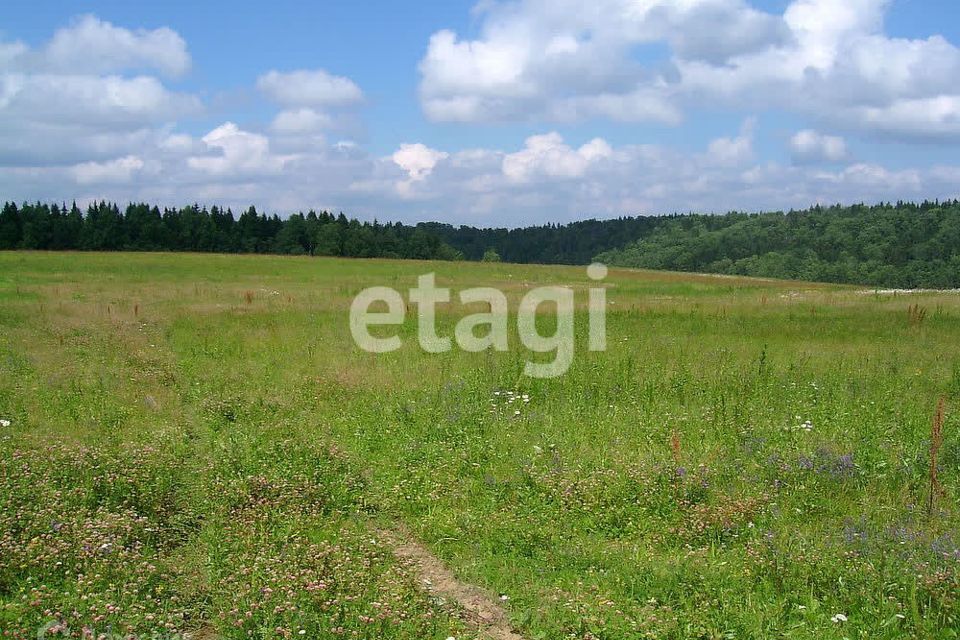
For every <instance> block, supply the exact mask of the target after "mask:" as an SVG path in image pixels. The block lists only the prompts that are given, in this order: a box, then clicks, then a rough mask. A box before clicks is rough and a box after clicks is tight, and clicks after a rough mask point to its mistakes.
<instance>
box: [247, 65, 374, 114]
mask: <svg viewBox="0 0 960 640" xmlns="http://www.w3.org/2000/svg"><path fill="white" fill-rule="evenodd" d="M257 88H259V89H260V90H261V91H262V92H263V93H265V94H266V95H267V96H268V97H269V98H270V99H271V100H274V101H275V102H277V103H279V104H281V105H284V106H287V107H330V106H343V105H351V104H356V103H358V102H360V101H361V100H363V92H362V91H361V90H360V87H358V86H357V85H356V84H354V82H353V81H352V80H350V79H349V78H344V77H341V76H334V75H331V74H329V73H327V72H326V71H324V70H323V69H315V70H300V71H290V72H288V73H281V72H279V71H270V72H268V73H266V74H264V75H262V76H260V78H259V79H258V80H257Z"/></svg>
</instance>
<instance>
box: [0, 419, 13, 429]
mask: <svg viewBox="0 0 960 640" xmlns="http://www.w3.org/2000/svg"><path fill="white" fill-rule="evenodd" d="M11 424H12V423H11V422H10V421H9V420H6V419H4V418H0V427H9V426H10V425H11Z"/></svg>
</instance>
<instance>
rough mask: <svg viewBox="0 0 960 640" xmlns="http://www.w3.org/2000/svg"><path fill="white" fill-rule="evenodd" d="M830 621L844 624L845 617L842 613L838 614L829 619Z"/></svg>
mask: <svg viewBox="0 0 960 640" xmlns="http://www.w3.org/2000/svg"><path fill="white" fill-rule="evenodd" d="M830 620H832V621H833V622H836V623H841V622H846V621H847V616H845V615H843V614H842V613H838V614H836V615H834V616H833V617H832V618H830Z"/></svg>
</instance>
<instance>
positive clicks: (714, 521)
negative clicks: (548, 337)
mask: <svg viewBox="0 0 960 640" xmlns="http://www.w3.org/2000/svg"><path fill="white" fill-rule="evenodd" d="M431 271H436V273H437V279H438V283H439V284H441V285H445V286H449V287H451V288H453V289H454V290H458V289H462V288H466V287H473V286H496V287H499V288H502V289H503V290H504V291H506V292H508V293H509V295H510V296H511V297H512V301H513V302H514V303H515V302H516V301H517V300H518V299H519V297H520V296H522V295H523V293H524V292H525V291H526V290H527V289H529V288H530V287H535V286H540V285H543V284H548V283H558V284H564V285H568V286H573V287H576V288H577V289H578V296H579V297H578V302H581V303H582V302H583V301H585V295H586V294H585V291H586V288H587V287H588V286H591V285H592V283H591V282H590V281H589V280H588V279H587V277H586V272H585V270H584V269H582V268H571V267H539V266H515V265H507V264H494V265H481V264H454V263H418V262H392V261H347V260H333V259H312V258H281V257H257V256H217V255H203V256H201V255H164V254H144V255H141V254H87V255H84V254H56V253H52V254H40V253H0V419H2V420H4V422H2V423H0V424H2V425H4V426H0V629H2V632H0V637H3V638H24V639H26V638H35V637H37V633H38V629H41V628H43V627H44V626H45V625H46V627H47V637H62V636H67V635H71V634H72V635H73V636H74V637H79V636H80V635H81V634H82V633H83V632H84V630H86V631H87V632H92V633H95V634H108V636H109V637H123V636H127V635H133V636H135V637H138V638H170V637H175V636H182V635H184V634H190V635H191V636H192V637H194V638H237V639H239V638H281V637H293V638H298V637H303V638H368V639H373V638H377V639H380V638H384V639H392V638H409V639H421V638H423V639H433V638H437V639H440V640H444V639H445V638H448V637H451V636H452V637H455V638H457V639H463V638H473V637H477V636H476V630H475V629H474V628H473V627H471V625H470V624H468V623H466V622H464V621H463V617H462V616H460V615H459V612H458V610H457V607H456V605H455V603H451V602H444V601H442V599H440V598H437V597H432V596H430V595H429V594H428V593H427V592H425V591H424V590H423V588H422V586H423V585H422V584H420V582H421V581H420V579H419V578H418V576H417V575H415V573H414V572H413V571H412V570H411V569H410V567H409V566H407V565H405V564H403V563H401V562H399V561H398V560H397V559H396V558H395V556H394V555H393V554H392V553H391V550H390V547H389V546H388V545H387V544H386V543H385V542H384V540H383V539H382V537H381V536H379V535H378V534H377V532H378V530H383V529H389V530H392V531H401V532H408V533H409V535H410V536H413V537H415V538H416V539H419V540H420V541H422V542H423V543H424V544H425V545H426V546H427V547H428V548H429V549H430V550H431V551H432V552H433V553H434V554H436V555H437V556H438V557H439V558H441V559H442V560H443V561H444V562H445V563H446V564H447V566H449V567H450V568H451V569H452V570H453V571H454V572H455V573H456V575H457V576H458V577H459V578H460V579H461V580H464V581H466V582H469V583H473V584H476V585H480V586H482V587H484V588H486V589H488V590H489V591H490V592H491V593H492V594H495V595H496V596H502V597H501V601H502V604H503V606H504V607H505V608H506V610H507V612H508V614H509V616H510V619H511V622H512V625H513V627H514V629H516V631H517V632H518V633H520V634H521V635H522V636H523V637H525V638H529V639H536V638H584V639H587V638H593V639H600V638H603V639H619V638H814V637H815V638H820V639H831V638H836V639H840V638H899V637H915V638H955V637H957V636H958V635H960V633H958V629H960V600H958V598H960V549H958V547H960V509H958V503H957V496H958V495H960V493H958V491H960V419H958V417H957V416H958V415H960V412H957V411H954V408H955V406H956V401H957V400H960V295H957V294H937V293H925V294H916V295H881V294H872V293H864V292H863V291H861V290H858V289H856V288H844V287H836V286H824V285H814V284H802V283H788V282H775V281H758V280H747V279H732V278H716V277H701V276H693V275H678V274H667V273H652V272H628V271H611V273H610V277H609V278H608V279H607V281H606V283H607V286H608V287H609V289H608V299H609V301H610V304H609V312H608V317H607V325H608V335H609V348H608V350H607V351H606V352H605V353H589V352H588V351H587V349H586V336H585V333H586V311H585V310H584V311H582V312H578V318H577V323H576V326H577V332H578V345H577V350H576V357H575V359H574V363H573V366H572V368H571V370H570V371H569V373H568V374H567V375H565V376H563V377H560V378H557V379H552V380H534V379H530V378H525V377H523V376H522V370H523V364H524V362H525V361H526V360H527V359H528V357H530V356H529V354H527V353H525V351H524V349H523V348H522V345H520V344H519V342H518V341H517V340H512V341H511V345H513V348H512V350H511V351H510V352H508V353H482V354H468V353H463V352H460V351H456V350H455V351H452V352H450V353H446V354H440V355H431V354H426V353H423V352H421V351H420V349H419V347H418V346H417V343H416V338H415V329H416V319H415V317H413V316H412V315H408V318H407V322H406V324H405V325H404V326H403V327H402V328H401V329H400V332H401V334H402V335H403V337H404V347H403V348H402V349H401V350H400V351H397V352H395V353H391V354H385V355H372V354H368V353H364V352H362V351H360V350H359V349H357V348H356V347H355V346H354V344H353V341H352V339H351V337H350V332H349V326H348V309H349V305H350V302H351V299H352V298H353V296H355V295H356V294H357V293H358V292H359V291H360V290H361V289H362V288H364V287H367V286H374V285H383V286H391V287H395V288H398V289H401V290H405V289H407V288H410V287H412V286H413V285H414V284H415V282H416V277H417V276H418V275H421V274H424V273H428V272H431ZM914 305H918V306H914ZM911 307H912V308H911ZM463 311H464V310H463V309H462V308H459V307H458V306H457V305H451V306H450V307H449V308H445V309H444V310H443V312H442V313H441V316H440V324H441V325H442V326H443V327H444V330H445V331H446V333H447V335H449V334H450V333H452V326H453V324H454V323H455V322H456V320H458V319H459V318H460V317H462V316H463ZM545 321H547V322H549V318H545ZM941 397H945V398H946V399H947V411H946V420H945V423H944V425H943V443H942V446H941V447H939V452H938V459H939V468H938V485H939V489H938V490H935V491H934V492H933V498H934V499H933V504H932V505H931V504H930V498H931V490H930V462H929V461H930V449H931V422H932V420H933V416H934V413H935V410H936V405H937V401H938V399H939V398H941ZM518 412H519V413H518ZM6 421H9V424H7V422H6ZM931 506H932V508H931ZM110 634H114V635H110ZM118 634H119V635H118Z"/></svg>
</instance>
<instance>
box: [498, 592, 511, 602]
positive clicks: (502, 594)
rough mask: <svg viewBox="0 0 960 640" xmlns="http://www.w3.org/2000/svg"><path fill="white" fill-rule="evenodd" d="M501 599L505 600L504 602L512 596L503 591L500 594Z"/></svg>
mask: <svg viewBox="0 0 960 640" xmlns="http://www.w3.org/2000/svg"><path fill="white" fill-rule="evenodd" d="M500 599H501V600H503V601H504V602H506V601H507V600H509V599H510V596H508V595H507V594H505V593H501V594H500Z"/></svg>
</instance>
